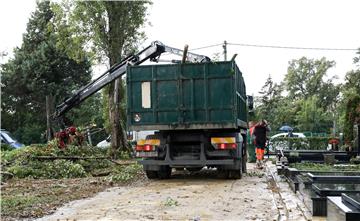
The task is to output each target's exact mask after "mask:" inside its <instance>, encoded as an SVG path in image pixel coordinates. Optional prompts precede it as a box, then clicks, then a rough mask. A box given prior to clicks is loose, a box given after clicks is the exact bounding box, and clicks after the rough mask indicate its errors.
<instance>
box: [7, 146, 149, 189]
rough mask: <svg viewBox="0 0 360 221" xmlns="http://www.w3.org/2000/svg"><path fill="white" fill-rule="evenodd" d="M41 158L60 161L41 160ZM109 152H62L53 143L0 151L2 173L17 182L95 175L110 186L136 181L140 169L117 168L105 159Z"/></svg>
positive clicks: (80, 149)
mask: <svg viewBox="0 0 360 221" xmlns="http://www.w3.org/2000/svg"><path fill="white" fill-rule="evenodd" d="M41 156H47V157H48V156H52V157H60V158H58V159H53V160H43V159H40V158H39V157H41ZM108 156H109V155H108V149H106V148H98V147H91V146H81V147H78V146H72V145H69V146H68V147H67V148H66V149H64V150H61V149H59V148H58V147H57V145H56V143H55V142H51V143H49V144H48V145H31V146H27V147H24V148H21V149H16V150H12V151H1V170H2V171H5V172H7V173H11V174H13V176H14V177H16V178H27V177H31V178H35V179H39V178H49V179H62V178H80V177H87V176H92V175H96V174H99V173H100V174H102V173H105V174H109V176H108V177H107V178H106V180H108V181H112V182H123V181H129V180H131V179H133V178H135V177H136V176H137V175H138V174H139V172H140V171H141V169H142V167H141V165H138V164H130V165H129V166H119V165H116V164H114V163H113V162H111V161H110V160H108V159H102V158H107V157H108ZM61 157H92V158H101V159H74V158H70V159H61Z"/></svg>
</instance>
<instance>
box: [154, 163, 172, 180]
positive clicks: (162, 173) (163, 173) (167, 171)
mask: <svg viewBox="0 0 360 221" xmlns="http://www.w3.org/2000/svg"><path fill="white" fill-rule="evenodd" d="M157 176H158V178H159V179H169V178H170V176H171V168H170V167H169V166H163V167H161V169H160V170H159V171H157Z"/></svg>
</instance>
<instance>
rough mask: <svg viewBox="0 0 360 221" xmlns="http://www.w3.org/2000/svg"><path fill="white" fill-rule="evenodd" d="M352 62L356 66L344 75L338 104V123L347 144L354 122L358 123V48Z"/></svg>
mask: <svg viewBox="0 0 360 221" xmlns="http://www.w3.org/2000/svg"><path fill="white" fill-rule="evenodd" d="M354 64H355V65H356V68H355V69H354V70H351V71H349V72H348V73H347V74H346V75H345V83H344V84H343V86H342V88H341V92H342V99H341V100H340V104H339V112H340V115H341V117H340V122H341V123H340V124H341V127H342V128H343V131H344V135H345V140H346V142H347V143H348V144H351V141H352V140H353V139H354V134H353V127H354V124H356V123H360V49H359V50H358V51H357V53H356V57H355V58H354Z"/></svg>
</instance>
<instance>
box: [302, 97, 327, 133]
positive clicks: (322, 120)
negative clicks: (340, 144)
mask: <svg viewBox="0 0 360 221" xmlns="http://www.w3.org/2000/svg"><path fill="white" fill-rule="evenodd" d="M300 108H301V109H300V111H299V112H298V113H297V115H296V120H297V123H298V127H299V128H300V130H303V131H312V132H329V130H328V129H329V128H330V127H331V117H330V116H329V113H327V112H324V110H323V109H322V108H321V106H319V105H318V97H316V96H312V97H309V98H307V99H304V100H302V101H301V105H300Z"/></svg>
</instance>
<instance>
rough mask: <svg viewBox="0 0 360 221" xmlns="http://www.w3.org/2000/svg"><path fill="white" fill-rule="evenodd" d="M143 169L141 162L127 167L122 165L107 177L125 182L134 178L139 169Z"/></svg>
mask: <svg viewBox="0 0 360 221" xmlns="http://www.w3.org/2000/svg"><path fill="white" fill-rule="evenodd" d="M141 169H142V166H141V165H140V164H133V165H129V166H126V167H125V168H123V167H121V168H118V169H115V170H114V171H113V173H112V174H111V175H110V176H108V177H107V178H106V179H107V180H108V181H110V182H124V181H129V180H132V179H134V178H135V177H136V175H138V174H139V171H140V170H141Z"/></svg>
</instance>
